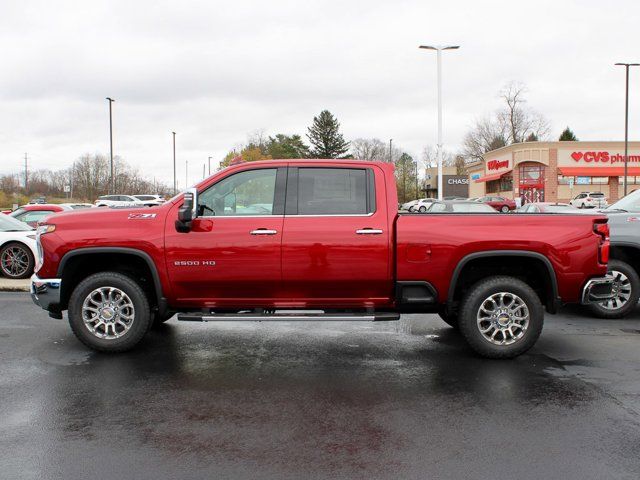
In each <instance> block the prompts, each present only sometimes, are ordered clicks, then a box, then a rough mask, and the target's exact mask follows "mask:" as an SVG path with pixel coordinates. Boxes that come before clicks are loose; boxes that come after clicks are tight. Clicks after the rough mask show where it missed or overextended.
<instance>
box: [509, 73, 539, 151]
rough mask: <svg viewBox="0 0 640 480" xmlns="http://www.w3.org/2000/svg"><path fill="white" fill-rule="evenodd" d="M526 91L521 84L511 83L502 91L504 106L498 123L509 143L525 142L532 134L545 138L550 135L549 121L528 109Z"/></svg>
mask: <svg viewBox="0 0 640 480" xmlns="http://www.w3.org/2000/svg"><path fill="white" fill-rule="evenodd" d="M526 91H527V88H526V87H525V86H524V85H523V84H522V83H519V82H509V83H508V84H506V85H505V86H504V87H503V88H502V90H501V91H500V98H501V99H502V100H503V101H504V106H503V107H502V109H501V110H499V111H498V121H499V122H500V123H501V124H502V125H503V126H504V130H505V131H506V132H507V134H508V137H507V139H508V141H509V143H521V142H524V141H525V140H526V138H527V136H529V135H530V134H534V135H535V136H536V137H537V138H543V137H544V136H546V135H547V134H548V133H549V123H548V122H547V120H546V119H545V118H544V117H543V116H542V115H541V114H539V113H538V112H536V111H534V110H531V109H530V108H528V107H527V105H526V103H527V101H526V99H525V93H526Z"/></svg>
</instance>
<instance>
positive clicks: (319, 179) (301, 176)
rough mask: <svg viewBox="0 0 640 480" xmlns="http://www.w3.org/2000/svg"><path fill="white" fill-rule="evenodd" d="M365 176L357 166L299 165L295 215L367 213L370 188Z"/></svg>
mask: <svg viewBox="0 0 640 480" xmlns="http://www.w3.org/2000/svg"><path fill="white" fill-rule="evenodd" d="M368 177H369V175H367V170H366V169H360V168H299V169H298V212H297V213H298V215H366V214H368V213H371V211H373V210H372V209H371V207H368V205H369V206H371V205H372V202H371V201H368V198H369V197H370V196H373V192H372V190H373V189H372V188H371V186H370V181H369V180H368ZM371 177H373V175H371ZM371 185H373V183H372V180H371Z"/></svg>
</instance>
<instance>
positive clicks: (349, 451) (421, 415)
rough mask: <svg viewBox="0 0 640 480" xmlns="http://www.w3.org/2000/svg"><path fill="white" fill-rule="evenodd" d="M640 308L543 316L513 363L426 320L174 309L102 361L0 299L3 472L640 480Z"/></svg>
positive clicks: (50, 324)
mask: <svg viewBox="0 0 640 480" xmlns="http://www.w3.org/2000/svg"><path fill="white" fill-rule="evenodd" d="M639 392H640V311H638V313H637V314H636V315H634V316H633V317H632V318H631V319H628V320H623V321H602V320H592V319H587V318H584V317H582V316H581V314H580V310H578V309H573V310H567V311H565V312H564V313H563V314H562V315H557V316H548V317H547V322H546V326H545V331H544V333H543V335H542V337H541V339H540V341H539V342H538V344H537V346H536V347H535V348H534V349H533V350H532V351H531V352H530V353H529V354H527V355H524V356H522V357H520V358H518V359H516V360H512V361H495V360H485V359H481V358H478V357H477V356H475V355H473V354H472V353H471V352H470V351H469V350H468V349H467V348H466V347H465V345H464V343H463V341H462V340H461V339H460V338H459V337H458V335H457V334H456V333H455V332H454V331H453V330H452V329H450V328H449V327H447V326H446V325H445V324H444V323H442V322H441V321H439V320H438V318H437V317H436V316H432V315H407V316H405V317H404V318H403V319H402V320H401V321H400V322H395V323H376V324H372V323H356V322H353V323H351V322H349V323H290V324H289V323H285V324H283V323H280V324H274V323H220V324H191V323H180V322H177V321H175V319H174V320H171V321H170V322H168V323H167V324H165V325H163V326H162V327H161V328H160V329H158V330H155V331H153V332H152V333H151V334H149V335H148V337H147V338H146V339H145V340H144V341H143V343H142V345H141V346H140V348H138V349H137V350H135V351H133V352H130V353H127V354H120V355H104V354H97V353H94V352H91V351H88V350H87V349H85V348H84V347H83V346H82V345H81V344H80V343H79V342H77V341H76V340H75V338H74V337H73V336H72V333H71V331H70V329H69V328H68V325H67V323H66V321H60V320H53V319H50V318H48V316H47V314H46V313H45V312H44V311H41V310H39V309H38V308H37V307H35V306H34V305H33V304H32V303H31V300H30V299H29V297H28V294H25V293H0V472H2V473H0V477H1V478H2V479H23V478H25V479H30V478H38V479H54V478H55V479H59V478H66V479H71V478H92V477H96V478H102V479H104V478H118V479H120V478H127V479H147V478H148V479H158V478H182V479H192V478H193V479H201V478H212V479H213V478H225V479H226V478H238V479H247V478H287V479H288V478H291V479H300V478H305V479H315V478H350V479H352V478H393V479H425V478H438V479H448V478H451V479H466V478H469V479H471V478H473V479H475V478H491V479H498V478H500V479H502V478H504V479H513V478H519V479H528V478H531V479H540V478H564V479H572V478H576V479H592V478H593V479H602V478H629V479H637V478H639V477H640V457H639V455H638V452H639V451H640V393H639Z"/></svg>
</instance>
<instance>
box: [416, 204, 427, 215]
mask: <svg viewBox="0 0 640 480" xmlns="http://www.w3.org/2000/svg"><path fill="white" fill-rule="evenodd" d="M418 211H419V212H420V213H424V212H426V211H427V207H425V206H424V205H422V206H421V207H420V208H419V209H418Z"/></svg>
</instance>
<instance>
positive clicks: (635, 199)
mask: <svg viewBox="0 0 640 480" xmlns="http://www.w3.org/2000/svg"><path fill="white" fill-rule="evenodd" d="M582 213H586V212H585V211H584V210H583V211H582ZM598 214H605V215H606V216H607V217H608V218H609V227H610V230H611V247H610V253H609V255H610V256H609V258H610V260H609V273H610V274H611V275H613V281H614V283H613V293H614V295H613V297H612V298H610V299H608V300H605V301H603V302H600V303H594V304H593V305H590V307H589V308H590V309H591V311H592V312H593V314H594V315H595V316H597V317H599V318H622V317H625V316H627V315H629V314H630V313H632V312H634V311H635V310H636V307H637V306H638V299H639V298H640V277H639V274H640V190H636V191H635V192H632V193H630V194H628V195H627V196H626V197H623V198H621V199H620V200H618V201H617V202H615V203H614V204H613V205H611V206H610V207H609V208H605V209H604V210H599V211H598Z"/></svg>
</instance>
